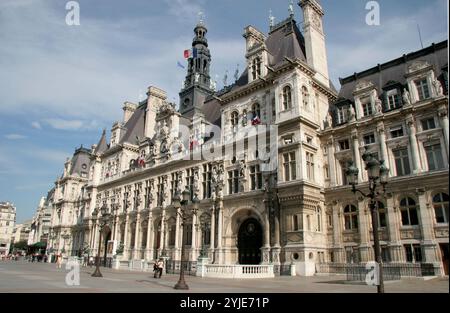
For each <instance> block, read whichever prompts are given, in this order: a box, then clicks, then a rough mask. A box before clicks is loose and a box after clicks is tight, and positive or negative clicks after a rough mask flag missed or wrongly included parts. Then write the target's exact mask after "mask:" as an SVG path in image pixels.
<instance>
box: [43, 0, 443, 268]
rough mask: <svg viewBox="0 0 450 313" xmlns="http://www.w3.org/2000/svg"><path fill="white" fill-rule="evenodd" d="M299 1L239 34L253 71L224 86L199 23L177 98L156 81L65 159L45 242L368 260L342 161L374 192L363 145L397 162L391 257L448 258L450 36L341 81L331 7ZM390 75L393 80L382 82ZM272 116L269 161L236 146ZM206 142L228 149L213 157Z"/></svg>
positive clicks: (266, 260)
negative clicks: (449, 59)
mask: <svg viewBox="0 0 450 313" xmlns="http://www.w3.org/2000/svg"><path fill="white" fill-rule="evenodd" d="M299 4H300V6H301V7H302V9H303V14H304V20H305V23H304V28H303V32H300V30H299V29H298V28H297V24H296V22H295V20H294V19H293V15H291V16H290V17H289V18H287V19H286V20H284V21H282V22H281V23H279V24H277V25H271V28H270V32H269V34H267V35H266V34H264V33H262V32H260V31H259V30H257V29H255V28H254V27H252V26H249V27H247V28H246V29H245V30H244V38H245V43H246V55H245V57H246V59H247V68H246V70H245V71H244V73H242V75H240V76H238V75H237V76H236V80H235V82H234V83H232V84H231V85H229V86H225V87H224V89H223V90H221V91H218V92H215V91H214V89H215V88H214V87H215V86H214V83H213V82H212V81H211V78H210V75H209V68H210V62H211V59H212V58H211V54H210V52H209V49H208V42H207V39H206V36H205V35H206V33H207V28H206V26H205V25H204V23H203V22H200V23H199V24H198V25H197V26H196V27H195V30H194V32H195V38H194V41H193V43H192V46H193V49H195V50H196V53H197V57H196V58H195V57H194V58H191V59H189V61H188V62H189V63H188V73H187V76H186V80H185V83H184V85H183V89H182V90H181V92H180V108H179V109H178V110H177V109H176V108H175V105H174V104H172V103H169V102H168V101H167V95H166V93H165V92H164V91H163V90H161V89H159V88H156V87H149V89H148V93H147V96H148V97H147V99H146V100H144V101H142V102H140V103H137V104H133V103H130V102H126V103H125V105H124V107H123V110H124V118H123V120H122V122H116V123H114V125H113V127H112V130H111V139H110V141H109V143H108V141H107V139H106V132H103V135H102V137H101V139H100V141H99V142H98V144H97V145H94V146H93V147H92V149H84V148H80V149H78V150H77V151H76V153H75V154H74V157H73V158H72V159H71V160H68V161H67V162H66V165H65V170H64V174H63V175H62V176H61V177H60V178H58V180H57V181H56V184H55V196H54V203H53V217H52V227H51V232H50V236H49V239H50V241H49V246H50V247H51V248H52V249H53V250H56V251H59V252H61V251H64V252H65V253H66V254H71V255H83V254H94V255H97V254H98V251H100V255H101V256H102V257H105V258H108V257H114V258H115V260H117V261H118V262H125V263H126V262H128V263H127V264H131V265H127V266H128V267H129V266H131V267H134V265H133V264H142V260H144V261H151V260H154V259H156V258H158V257H160V256H166V257H168V258H170V259H173V260H180V258H181V247H182V244H183V242H182V241H184V243H185V246H186V254H187V258H188V259H189V260H191V261H195V260H197V258H198V257H199V256H200V254H201V252H202V250H203V252H204V253H205V254H206V256H207V257H208V258H209V262H210V263H213V264H239V263H240V264H242V263H244V264H248V263H250V264H271V265H277V266H278V265H287V264H294V265H295V267H296V269H297V273H298V274H300V275H312V274H314V273H315V270H316V267H315V266H316V264H318V263H327V262H334V263H346V262H349V263H350V262H366V261H369V260H372V259H373V251H372V242H371V240H372V239H371V235H370V233H371V232H370V227H371V226H370V225H371V223H370V216H369V214H368V209H367V203H366V202H365V201H364V199H359V198H357V197H356V196H354V195H353V194H352V192H351V190H350V188H349V187H348V186H347V184H346V181H345V176H344V175H343V171H344V169H345V166H346V165H345V162H347V161H349V160H353V161H354V162H355V164H356V165H357V167H358V168H359V169H360V177H359V183H360V185H361V186H362V188H364V186H366V184H367V175H366V173H364V171H363V161H362V159H361V154H362V151H363V150H364V149H365V148H366V147H367V148H368V149H370V151H373V152H378V155H379V157H380V158H382V159H384V160H385V161H386V165H387V166H388V167H389V168H390V182H389V184H388V187H387V192H386V194H385V195H383V197H380V199H379V202H380V203H381V204H380V210H382V211H380V212H382V213H380V220H381V221H382V222H381V228H380V234H381V240H382V246H383V255H384V257H385V261H386V262H387V261H392V262H420V261H423V262H428V263H433V264H435V265H436V267H439V268H441V267H443V262H442V261H443V259H444V257H443V253H444V252H445V249H447V253H448V180H447V179H448V117H447V111H448V97H447V96H446V95H444V94H447V90H448V85H446V82H447V81H448V78H447V77H448V76H447V72H448V70H447V68H446V67H445V64H444V63H442V64H440V63H439V62H440V60H442V59H443V58H442V54H443V53H444V52H445V53H446V52H447V42H443V43H440V44H439V45H434V46H433V47H430V48H427V49H423V50H421V51H419V52H416V53H413V54H410V55H407V56H406V55H405V56H404V60H403V59H402V60H395V61H392V62H389V63H386V64H384V65H379V66H378V67H377V68H375V69H370V70H367V71H365V72H362V73H359V74H355V75H354V76H351V77H349V78H345V79H342V80H341V85H342V88H341V91H340V92H337V91H336V90H335V88H334V87H333V85H332V83H331V82H330V80H329V78H328V65H327V57H326V55H327V52H326V48H325V46H326V45H325V36H324V34H323V28H322V17H323V14H324V12H323V10H322V8H321V6H320V4H319V3H318V2H317V1H314V0H302V1H300V3H299ZM431 59H433V60H434V61H432V62H431V61H430V60H431ZM436 60H438V61H436ZM392 69H395V72H396V75H392V73H391V70H392ZM349 70H351V69H349ZM383 73H390V74H389V75H388V74H386V76H389V77H390V78H391V79H390V80H389V81H385V82H384V83H383V84H382V85H380V84H381V83H380V82H382V81H383V79H381V77H382V76H381V75H382V74H383ZM391 76H393V77H391ZM436 82H437V83H436ZM394 91H395V92H396V93H394ZM431 120H432V121H431ZM262 125H272V126H275V127H274V128H272V129H270V130H267V129H266V130H265V131H264V136H267V137H270V136H272V137H273V134H274V133H273V131H275V129H276V132H275V134H276V136H275V142H271V144H273V146H272V145H270V147H271V149H270V150H271V151H272V152H273V151H275V156H273V155H272V156H271V159H270V162H274V159H275V160H276V161H275V162H276V165H277V166H276V168H275V169H271V170H266V169H265V168H266V167H265V165H266V163H267V162H265V161H264V160H263V159H262V157H261V154H263V153H264V151H263V150H264V149H261V150H258V152H257V151H256V150H252V149H239V148H236V147H240V145H242V147H245V145H247V144H249V143H250V142H251V141H252V140H254V139H255V138H256V135H255V132H254V130H255V129H259V128H258V127H260V126H262ZM399 127H400V128H401V129H400V128H399ZM217 129H220V131H214V130H217ZM187 134H188V136H186V135H187ZM246 134H247V136H246ZM183 135H184V136H183ZM186 137H189V139H188V140H185V138H186ZM260 138H261V137H258V140H261V139H260ZM273 147H275V148H273ZM210 149H214V151H222V150H223V151H225V154H222V155H220V156H216V157H213V158H205V157H204V155H202V154H201V152H202V151H203V152H204V151H210ZM274 149H275V150H274ZM405 151H406V152H405ZM186 157H187V158H186ZM74 169H75V170H74ZM185 188H187V189H188V191H189V198H190V201H189V204H188V206H187V207H188V208H189V209H190V210H191V212H192V211H195V212H196V214H191V215H190V216H189V217H188V218H186V216H184V215H182V214H181V213H182V212H184V207H183V206H182V207H180V206H179V204H178V202H177V201H176V198H175V197H174V196H175V195H179V194H181V192H182V191H183V190H184V189H185ZM193 199H196V200H197V199H198V200H199V203H198V207H196V206H194V205H193V204H192V201H191V200H193ZM194 202H195V201H194ZM384 208H385V209H384ZM383 210H384V211H383ZM102 211H104V212H107V213H108V214H109V215H108V217H109V218H108V219H107V220H104V219H103V218H102ZM183 217H184V218H183ZM182 222H184V223H182ZM183 229H184V234H183ZM99 236H101V238H99ZM100 239H101V240H100ZM99 241H100V242H101V244H100V247H99V246H98V245H99ZM99 248H100V250H98V249H99ZM141 268H142V266H141Z"/></svg>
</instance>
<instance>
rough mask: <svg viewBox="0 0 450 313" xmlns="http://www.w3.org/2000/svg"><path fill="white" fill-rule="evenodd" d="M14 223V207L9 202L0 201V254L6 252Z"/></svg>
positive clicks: (9, 245) (7, 251)
mask: <svg viewBox="0 0 450 313" xmlns="http://www.w3.org/2000/svg"><path fill="white" fill-rule="evenodd" d="M15 223H16V208H15V207H14V205H13V204H11V203H9V202H0V255H2V254H3V255H4V254H8V253H9V249H10V247H11V236H12V234H13V230H14V225H15Z"/></svg>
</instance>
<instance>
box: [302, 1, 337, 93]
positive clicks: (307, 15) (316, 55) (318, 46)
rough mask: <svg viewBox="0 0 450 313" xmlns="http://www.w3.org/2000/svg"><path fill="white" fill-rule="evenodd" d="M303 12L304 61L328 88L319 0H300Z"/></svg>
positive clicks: (325, 52) (321, 12)
mask: <svg viewBox="0 0 450 313" xmlns="http://www.w3.org/2000/svg"><path fill="white" fill-rule="evenodd" d="M298 5H299V6H300V7H301V8H302V10H303V21H304V24H303V36H304V37H305V48H306V59H307V61H308V65H309V66H311V67H312V68H313V69H314V70H315V71H316V72H317V73H316V78H317V79H318V80H319V81H320V82H321V83H322V84H324V85H325V86H326V87H330V80H329V75H328V61H327V50H326V45H325V34H324V31H323V24H322V22H323V15H324V12H323V9H322V6H321V5H320V2H319V0H300V1H299V2H298Z"/></svg>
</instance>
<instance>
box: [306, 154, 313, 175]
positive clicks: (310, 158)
mask: <svg viewBox="0 0 450 313" xmlns="http://www.w3.org/2000/svg"><path fill="white" fill-rule="evenodd" d="M306 176H307V178H308V179H309V180H314V155H313V154H312V153H309V152H306Z"/></svg>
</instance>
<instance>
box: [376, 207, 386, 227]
mask: <svg viewBox="0 0 450 313" xmlns="http://www.w3.org/2000/svg"><path fill="white" fill-rule="evenodd" d="M375 204H376V206H377V208H378V227H386V225H387V223H386V209H385V208H384V204H383V202H380V201H377V202H376V203H375Z"/></svg>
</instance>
